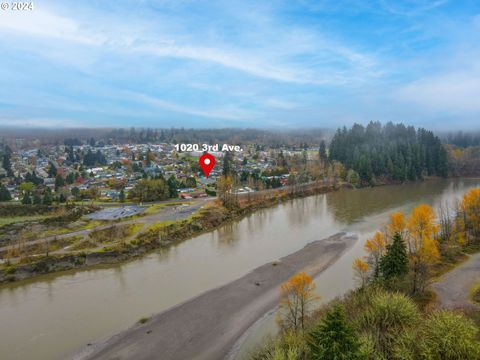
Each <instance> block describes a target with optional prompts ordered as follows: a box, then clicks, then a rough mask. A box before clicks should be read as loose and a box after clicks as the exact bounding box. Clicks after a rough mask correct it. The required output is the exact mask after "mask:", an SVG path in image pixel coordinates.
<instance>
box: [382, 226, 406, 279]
mask: <svg viewBox="0 0 480 360" xmlns="http://www.w3.org/2000/svg"><path fill="white" fill-rule="evenodd" d="M380 272H381V274H382V277H383V278H384V279H385V280H391V279H393V278H396V277H400V276H403V275H406V274H407V273H408V255H407V247H406V245H405V242H404V241H403V239H402V236H401V235H400V234H399V233H395V235H394V236H393V242H392V243H391V244H389V245H387V251H386V254H385V256H383V257H382V259H381V260H380Z"/></svg>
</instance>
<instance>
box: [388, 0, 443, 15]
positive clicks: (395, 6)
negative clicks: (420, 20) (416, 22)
mask: <svg viewBox="0 0 480 360" xmlns="http://www.w3.org/2000/svg"><path fill="white" fill-rule="evenodd" d="M448 1H449V0H436V1H434V0H406V1H405V0H403V1H399V0H380V4H381V5H382V7H383V8H384V9H385V10H386V11H388V12H390V13H392V14H395V15H403V16H415V15H419V14H421V13H424V12H425V11H429V10H433V9H435V8H438V7H440V6H442V5H445V4H446V3H447V2H448Z"/></svg>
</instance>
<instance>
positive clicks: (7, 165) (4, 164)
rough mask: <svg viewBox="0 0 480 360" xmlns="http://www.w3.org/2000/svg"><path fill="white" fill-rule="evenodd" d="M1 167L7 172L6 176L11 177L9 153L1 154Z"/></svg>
mask: <svg viewBox="0 0 480 360" xmlns="http://www.w3.org/2000/svg"><path fill="white" fill-rule="evenodd" d="M2 167H3V168H4V169H5V171H6V172H7V176H8V177H13V170H12V163H11V161H10V154H9V153H5V154H4V155H3V160H2Z"/></svg>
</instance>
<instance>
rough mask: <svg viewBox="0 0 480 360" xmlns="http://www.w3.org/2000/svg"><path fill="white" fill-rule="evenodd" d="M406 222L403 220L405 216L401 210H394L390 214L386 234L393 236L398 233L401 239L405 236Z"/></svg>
mask: <svg viewBox="0 0 480 360" xmlns="http://www.w3.org/2000/svg"><path fill="white" fill-rule="evenodd" d="M406 228H407V223H406V222H405V216H404V215H403V212H401V211H395V212H393V213H391V214H390V223H389V224H387V235H388V236H389V237H390V238H393V237H394V236H395V234H399V235H400V236H401V237H402V239H403V238H404V236H405V232H406Z"/></svg>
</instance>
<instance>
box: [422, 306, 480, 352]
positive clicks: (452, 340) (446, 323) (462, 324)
mask: <svg viewBox="0 0 480 360" xmlns="http://www.w3.org/2000/svg"><path fill="white" fill-rule="evenodd" d="M477 333H478V329H477V327H476V326H475V324H474V323H473V321H471V320H470V319H467V318H466V317H464V316H463V315H461V314H458V313H454V312H451V311H437V312H434V313H433V314H432V315H430V317H429V318H428V319H427V321H426V322H425V326H424V329H423V331H422V336H421V337H420V339H421V342H420V358H421V359H428V360H433V359H446V360H462V359H470V360H476V359H480V343H479V342H478V340H477Z"/></svg>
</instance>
